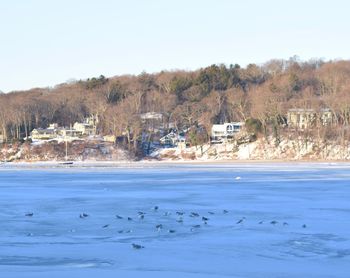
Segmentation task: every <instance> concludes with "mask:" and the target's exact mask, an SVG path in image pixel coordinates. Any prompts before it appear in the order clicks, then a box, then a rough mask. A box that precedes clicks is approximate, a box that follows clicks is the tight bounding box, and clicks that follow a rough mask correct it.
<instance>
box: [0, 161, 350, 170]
mask: <svg viewBox="0 0 350 278" xmlns="http://www.w3.org/2000/svg"><path fill="white" fill-rule="evenodd" d="M63 163H64V161H35V162H33V161H31V162H28V161H19V162H2V163H0V170H5V169H50V168H57V169H67V168H71V169H74V168H76V169H79V168H140V167H143V168H147V167H150V168H153V167H160V168H162V167H171V166H210V165H212V166H215V165H216V166H220V165H222V166H253V165H254V166H284V165H286V166H288V165H306V164H307V165H315V166H334V165H339V166H350V161H348V160H285V159H279V160H180V161H179V160H158V161H157V160H140V161H125V160H120V161H93V160H87V161H73V164H70V165H66V164H63Z"/></svg>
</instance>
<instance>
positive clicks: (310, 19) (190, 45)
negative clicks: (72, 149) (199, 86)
mask: <svg viewBox="0 0 350 278" xmlns="http://www.w3.org/2000/svg"><path fill="white" fill-rule="evenodd" d="M349 11H350V1H347V0H325V1H324V0H318V1H316V0H293V1H292V0H286V1H284V0H244V1H243V0H240V1H238V0H237V1H236V0H172V1H170V0H123V1H122V0H94V1H92V0H0V90H2V91H4V92H8V91H12V90H20V89H29V88H32V87H39V86H40V87H42V86H53V85H55V84H58V83H62V82H65V81H67V80H69V79H72V78H73V79H84V78H87V77H93V76H99V75H100V74H103V75H105V76H114V75H121V74H129V73H130V74H139V73H140V72H142V71H147V72H157V71H161V70H163V69H164V70H173V69H186V70H189V69H197V68H200V67H204V66H208V65H211V64H213V63H225V64H234V63H238V64H241V65H243V66H244V65H247V64H248V63H262V62H265V61H267V60H269V59H272V58H285V59H288V58H289V57H291V56H293V55H298V56H299V57H300V58H301V59H303V60H308V59H310V58H316V57H317V58H325V59H327V60H328V59H337V58H342V59H349V58H350V16H349Z"/></svg>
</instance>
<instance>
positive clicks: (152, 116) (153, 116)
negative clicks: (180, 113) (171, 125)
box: [140, 112, 163, 122]
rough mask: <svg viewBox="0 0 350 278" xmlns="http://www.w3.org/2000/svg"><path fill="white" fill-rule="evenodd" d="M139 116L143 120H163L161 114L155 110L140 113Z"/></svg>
mask: <svg viewBox="0 0 350 278" xmlns="http://www.w3.org/2000/svg"><path fill="white" fill-rule="evenodd" d="M140 118H141V120H142V121H143V122H145V121H148V120H159V121H161V120H163V114H162V113H157V112H147V113H143V114H141V115H140Z"/></svg>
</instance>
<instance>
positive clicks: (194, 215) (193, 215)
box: [190, 212, 199, 217]
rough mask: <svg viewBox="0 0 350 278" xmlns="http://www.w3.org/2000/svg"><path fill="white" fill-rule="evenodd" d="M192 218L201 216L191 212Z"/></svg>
mask: <svg viewBox="0 0 350 278" xmlns="http://www.w3.org/2000/svg"><path fill="white" fill-rule="evenodd" d="M190 216H191V217H199V214H198V213H197V212H191V214H190Z"/></svg>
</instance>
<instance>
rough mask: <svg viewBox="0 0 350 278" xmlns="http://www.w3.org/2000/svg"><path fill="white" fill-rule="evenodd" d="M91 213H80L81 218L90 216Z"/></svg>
mask: <svg viewBox="0 0 350 278" xmlns="http://www.w3.org/2000/svg"><path fill="white" fill-rule="evenodd" d="M88 216H89V215H88V214H87V213H81V214H80V215H79V218H86V217H88Z"/></svg>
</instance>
